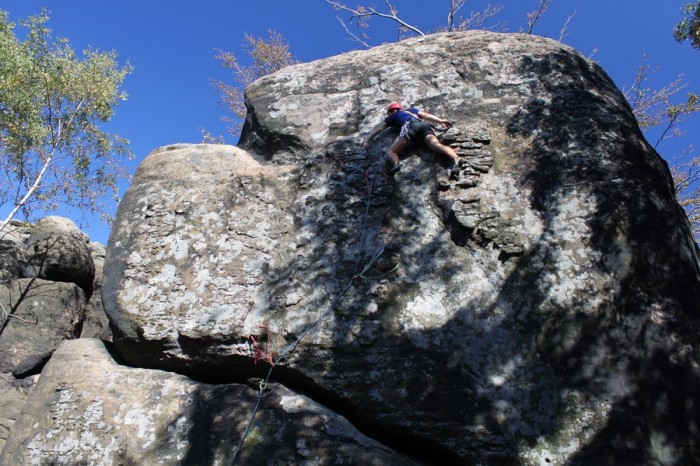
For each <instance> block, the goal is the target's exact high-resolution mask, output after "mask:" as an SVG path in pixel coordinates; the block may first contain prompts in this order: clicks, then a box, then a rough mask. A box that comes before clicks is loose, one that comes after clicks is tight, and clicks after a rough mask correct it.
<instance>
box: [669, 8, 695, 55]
mask: <svg viewBox="0 0 700 466" xmlns="http://www.w3.org/2000/svg"><path fill="white" fill-rule="evenodd" d="M683 12H684V14H685V15H686V16H685V18H683V20H682V21H681V22H680V23H678V24H677V25H676V27H675V29H674V30H673V36H674V37H675V38H676V40H677V41H678V42H681V43H682V42H685V41H686V40H689V41H690V45H691V46H692V47H693V48H696V49H698V48H700V1H698V2H697V3H696V4H695V5H693V4H692V3H689V4H687V5H686V6H685V7H684V9H683Z"/></svg>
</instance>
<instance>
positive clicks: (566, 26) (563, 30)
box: [559, 10, 576, 42]
mask: <svg viewBox="0 0 700 466" xmlns="http://www.w3.org/2000/svg"><path fill="white" fill-rule="evenodd" d="M574 16H576V10H574V12H573V13H571V14H570V15H569V17H568V18H566V22H565V23H564V26H562V28H561V31H559V42H563V41H564V39H566V37H567V36H568V35H569V24H571V20H572V19H573V18H574Z"/></svg>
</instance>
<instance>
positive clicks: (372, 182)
mask: <svg viewBox="0 0 700 466" xmlns="http://www.w3.org/2000/svg"><path fill="white" fill-rule="evenodd" d="M365 153H367V152H366V151H365ZM367 154H368V153H367ZM368 155H369V154H368ZM333 159H334V160H336V161H338V162H339V163H340V164H341V166H343V167H344V166H345V163H344V162H343V161H341V160H338V159H336V158H335V157H333ZM381 166H382V164H381V163H378V164H377V167H376V168H375V170H374V174H373V176H372V177H369V175H368V172H367V171H366V172H365V180H366V183H367V198H366V200H365V212H364V215H363V218H362V227H361V229H360V243H359V253H358V254H357V260H356V261H355V268H354V270H353V275H352V277H351V278H350V279H349V280H348V281H347V283H346V284H345V287H344V288H343V289H342V290H341V291H340V292H339V293H338V294H337V296H336V297H335V299H334V300H333V301H332V302H331V303H330V304H329V305H328V306H327V307H326V308H325V309H324V310H323V312H321V313H320V314H319V316H318V317H317V318H316V320H314V321H313V322H312V323H311V325H309V326H308V327H307V328H306V329H305V330H304V331H303V332H302V333H301V334H300V335H299V336H298V337H297V338H296V340H295V341H293V342H292V343H290V344H288V345H287V346H286V348H285V349H284V350H282V351H281V352H280V353H279V354H278V355H277V357H276V358H275V359H274V360H273V358H272V352H271V351H270V350H269V347H268V348H267V351H266V352H265V353H262V352H259V349H257V346H256V357H259V356H260V355H261V354H262V355H263V356H265V359H267V360H268V362H269V363H270V369H269V370H268V371H267V374H266V375H265V377H264V378H263V379H261V380H260V385H259V388H258V397H257V401H256V403H255V407H253V412H252V413H251V415H250V420H249V421H248V425H247V426H246V428H245V431H244V432H243V436H242V437H241V440H240V441H239V442H238V446H237V447H236V450H235V452H234V454H233V457H232V458H231V461H230V463H229V466H233V465H234V464H236V461H237V460H238V457H239V455H240V452H241V450H242V449H243V444H244V443H245V440H246V438H247V437H248V434H249V433H250V429H251V428H252V427H253V423H254V421H255V416H256V414H257V412H258V409H260V404H261V403H262V399H263V397H264V396H265V389H266V388H267V384H268V382H269V381H270V377H271V376H272V371H273V369H274V368H275V366H276V365H277V364H279V363H280V362H281V361H282V360H283V359H284V358H286V357H287V355H289V354H291V353H292V352H294V350H295V349H296V348H297V346H299V343H301V341H302V340H303V339H304V337H305V336H306V335H308V334H309V333H311V332H312V331H313V330H314V329H315V328H316V326H318V324H320V323H321V322H322V321H323V320H324V319H325V318H326V317H327V316H328V314H330V313H331V311H332V310H333V309H335V306H336V305H337V304H338V303H339V302H340V300H341V299H342V298H343V297H344V296H345V294H346V293H347V292H348V290H350V287H351V286H352V284H353V282H354V281H355V280H356V279H358V278H361V279H362V280H363V281H364V282H365V283H366V282H367V281H368V280H375V279H379V278H383V277H385V276H387V275H389V274H391V273H393V272H395V271H396V270H397V269H398V268H399V264H398V263H397V264H396V265H395V266H394V267H393V268H392V269H391V270H389V271H388V272H384V273H382V274H380V275H378V276H374V277H367V276H366V275H365V274H366V273H367V272H368V271H369V270H371V269H372V267H374V265H375V264H376V262H377V261H378V260H379V258H380V257H381V255H382V254H383V253H384V248H383V247H380V248H377V250H376V251H375V252H374V254H373V255H372V256H371V258H370V260H369V262H367V264H365V266H364V267H363V268H362V270H361V271H359V272H358V269H359V268H360V263H361V262H362V257H363V256H364V252H365V249H366V247H365V246H366V240H367V238H366V237H367V234H366V230H367V220H368V218H369V210H370V206H371V204H372V193H373V191H374V189H375V188H376V186H377V185H376V181H377V179H378V178H379V176H378V175H379V169H380V168H381ZM261 327H264V328H266V329H267V331H268V341H269V329H268V328H267V326H261ZM253 341H255V340H253Z"/></svg>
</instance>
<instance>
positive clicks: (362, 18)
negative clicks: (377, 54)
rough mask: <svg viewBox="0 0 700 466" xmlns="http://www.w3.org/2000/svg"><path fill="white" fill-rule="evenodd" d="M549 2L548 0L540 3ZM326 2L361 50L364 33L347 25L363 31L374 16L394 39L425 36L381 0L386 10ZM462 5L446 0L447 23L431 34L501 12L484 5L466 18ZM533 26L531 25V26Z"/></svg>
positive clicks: (459, 0) (478, 22) (469, 25)
mask: <svg viewBox="0 0 700 466" xmlns="http://www.w3.org/2000/svg"><path fill="white" fill-rule="evenodd" d="M544 1H547V3H549V0H544ZM326 3H328V4H329V5H331V6H332V7H333V8H334V9H335V10H336V11H342V12H345V13H348V14H349V15H350V16H349V18H348V20H347V24H346V23H345V21H343V19H342V18H340V17H338V18H337V19H338V21H339V22H340V24H341V25H342V26H343V28H344V29H345V32H346V33H347V34H348V35H349V36H350V37H352V38H353V40H356V41H357V42H359V43H360V44H362V45H363V46H364V47H367V48H369V47H370V45H369V43H368V42H367V41H368V40H369V36H368V35H367V34H366V33H363V34H360V35H357V34H355V33H353V32H352V31H351V30H350V28H349V27H348V26H349V25H352V23H353V21H354V22H355V24H356V27H357V28H361V29H367V28H369V25H370V20H371V19H372V18H373V17H378V18H382V19H388V20H390V21H392V22H394V23H396V25H397V28H398V29H397V33H398V36H397V38H398V39H399V40H400V39H402V38H404V36H406V35H419V36H424V35H425V34H426V33H425V32H423V31H422V30H421V29H419V28H418V27H416V26H414V25H412V24H409V23H408V22H406V21H404V20H403V19H402V18H401V17H399V11H398V9H397V8H396V6H395V5H394V4H392V3H391V2H390V1H389V0H385V3H386V7H387V11H381V10H380V9H378V8H375V7H366V6H361V5H360V6H357V7H356V8H351V7H349V6H347V5H346V4H344V3H340V2H336V1H333V0H326ZM465 3H466V0H450V6H449V9H448V12H447V24H446V26H441V27H438V28H437V29H436V30H435V31H433V32H445V31H465V30H467V29H471V28H476V27H480V26H481V25H483V24H484V22H485V21H486V20H487V19H489V18H492V17H494V16H496V15H498V14H499V13H500V12H501V10H502V9H503V7H502V6H500V5H497V6H491V5H488V6H487V7H486V8H485V9H484V10H483V11H480V12H472V13H471V14H470V16H469V17H468V18H466V19H464V18H461V17H457V14H458V13H459V11H460V10H461V9H462V7H463V6H464V4H465ZM533 25H534V23H533Z"/></svg>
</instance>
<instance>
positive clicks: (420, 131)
mask: <svg viewBox="0 0 700 466" xmlns="http://www.w3.org/2000/svg"><path fill="white" fill-rule="evenodd" d="M429 134H435V131H433V128H432V127H431V126H430V125H429V124H428V123H427V122H425V121H423V120H411V121H407V122H406V123H404V124H403V126H402V127H401V132H400V133H399V136H403V137H405V138H408V139H409V140H411V141H412V142H423V141H425V137H426V136H428V135H429Z"/></svg>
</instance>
